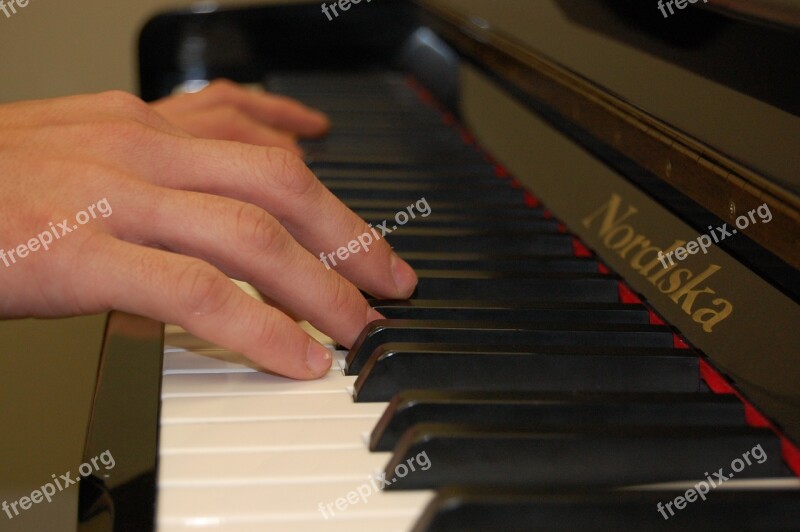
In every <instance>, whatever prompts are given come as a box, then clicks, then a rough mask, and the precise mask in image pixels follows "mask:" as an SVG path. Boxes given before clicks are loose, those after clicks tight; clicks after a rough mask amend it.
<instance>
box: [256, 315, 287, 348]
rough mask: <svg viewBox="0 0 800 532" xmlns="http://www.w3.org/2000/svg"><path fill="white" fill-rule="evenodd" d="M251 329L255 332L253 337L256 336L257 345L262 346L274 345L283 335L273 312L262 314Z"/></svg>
mask: <svg viewBox="0 0 800 532" xmlns="http://www.w3.org/2000/svg"><path fill="white" fill-rule="evenodd" d="M251 330H252V331H253V332H254V333H255V338H258V345H262V346H264V345H267V346H270V345H276V344H278V343H279V341H280V340H281V337H282V336H285V334H282V329H281V325H280V323H279V320H278V319H276V316H275V315H274V314H264V315H263V316H262V317H261V318H260V319H259V320H258V323H256V324H254V326H253V327H252V329H251Z"/></svg>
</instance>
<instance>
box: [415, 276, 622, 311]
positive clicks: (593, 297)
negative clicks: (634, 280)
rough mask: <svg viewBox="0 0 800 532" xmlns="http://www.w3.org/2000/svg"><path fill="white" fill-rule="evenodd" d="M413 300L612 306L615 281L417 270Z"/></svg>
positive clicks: (616, 290) (615, 296)
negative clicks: (596, 304) (596, 303)
mask: <svg viewBox="0 0 800 532" xmlns="http://www.w3.org/2000/svg"><path fill="white" fill-rule="evenodd" d="M417 277H418V282H417V288H416V290H415V291H414V294H413V296H412V297H414V298H415V299H485V300H502V301H508V300H510V301H562V302H584V303H588V302H598V303H616V302H618V301H619V285H618V280H617V279H616V278H615V277H612V276H608V275H604V274H592V273H549V272H543V273H538V272H532V273H525V272H508V273H505V272H481V271H469V270H417Z"/></svg>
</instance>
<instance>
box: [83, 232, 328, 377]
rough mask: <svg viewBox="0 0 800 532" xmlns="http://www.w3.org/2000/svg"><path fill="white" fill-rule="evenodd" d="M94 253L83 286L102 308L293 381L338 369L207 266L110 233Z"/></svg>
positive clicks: (282, 319) (88, 252)
mask: <svg viewBox="0 0 800 532" xmlns="http://www.w3.org/2000/svg"><path fill="white" fill-rule="evenodd" d="M98 243H100V244H101V245H98ZM86 248H87V249H85V250H84V251H85V254H84V255H83V259H82V260H84V261H85V262H84V263H85V264H86V265H87V266H88V267H87V268H86V269H85V270H84V272H83V273H84V274H83V275H80V276H78V279H77V280H76V282H77V283H79V286H78V287H76V288H77V289H78V290H81V291H83V293H84V294H92V295H93V297H94V298H95V299H96V300H97V301H98V302H99V303H100V305H101V306H102V307H105V308H114V309H119V310H124V311H127V312H131V313H134V314H139V315H143V316H150V317H153V318H155V319H158V320H160V321H164V322H166V323H175V324H178V325H180V326H181V327H183V328H184V329H186V330H187V331H190V332H191V333H192V334H195V335H197V336H200V337H202V338H205V339H207V340H209V341H211V342H214V343H216V344H218V345H220V346H223V347H225V348H227V349H230V350H232V351H237V352H240V353H242V354H244V355H245V356H247V357H248V358H250V359H251V360H253V361H255V362H257V363H258V364H260V365H262V366H263V367H264V368H266V369H269V370H271V371H275V372H277V373H280V374H282V375H286V376H288V377H293V378H297V379H312V378H317V377H320V376H322V375H324V374H325V373H326V372H327V371H328V370H329V368H330V364H331V354H330V352H329V351H328V350H327V349H325V348H324V347H323V346H322V345H320V344H319V343H317V342H316V341H314V340H312V339H311V338H310V337H309V336H308V335H306V334H305V333H304V332H303V331H302V330H301V329H300V327H299V326H298V325H297V324H296V323H294V322H293V321H292V320H291V319H289V318H288V317H287V316H285V315H284V314H282V313H280V312H278V311H276V310H275V309H273V308H271V307H269V306H267V305H265V304H263V303H261V302H259V301H256V300H255V299H253V298H251V297H250V296H248V295H247V294H245V293H244V292H243V291H241V290H240V289H239V288H238V287H236V285H234V284H233V282H232V281H230V280H229V279H228V278H227V277H226V276H225V275H223V274H222V273H221V272H220V271H219V270H217V269H215V268H213V267H212V266H210V265H209V264H207V263H205V262H203V261H200V260H198V259H194V258H190V257H184V256H180V255H175V254H172V253H168V252H166V251H161V250H156V249H151V248H146V247H141V246H137V245H134V244H130V243H127V242H123V241H120V240H117V239H114V238H112V237H108V236H105V235H104V237H103V238H101V239H95V240H94V244H93V245H92V246H86ZM84 297H87V296H84Z"/></svg>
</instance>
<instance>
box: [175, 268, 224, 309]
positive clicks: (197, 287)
mask: <svg viewBox="0 0 800 532" xmlns="http://www.w3.org/2000/svg"><path fill="white" fill-rule="evenodd" d="M229 285H230V281H228V278H227V277H225V276H224V275H222V274H221V273H219V272H217V271H216V270H214V269H213V268H212V267H211V266H208V265H206V264H204V263H202V262H199V261H195V260H192V261H191V262H190V263H189V264H188V265H187V266H186V267H185V268H184V269H183V270H182V271H181V272H180V273H179V275H178V279H177V282H176V284H175V287H176V290H177V298H178V305H179V307H180V309H181V310H182V311H183V313H186V314H191V315H208V314H215V313H217V312H219V311H220V310H222V309H223V308H224V307H225V305H226V304H227V302H228V300H229V299H230V296H231V290H230V286H229Z"/></svg>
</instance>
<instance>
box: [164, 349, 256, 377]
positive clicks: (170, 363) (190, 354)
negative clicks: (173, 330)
mask: <svg viewBox="0 0 800 532" xmlns="http://www.w3.org/2000/svg"><path fill="white" fill-rule="evenodd" d="M261 370H263V368H262V367H261V366H259V365H258V364H256V363H255V362H253V361H251V360H249V359H248V358H246V357H245V356H244V355H241V354H239V353H232V352H230V351H226V350H223V349H214V350H207V351H206V350H195V351H187V350H185V349H183V348H180V349H178V348H175V349H174V350H172V351H165V352H164V374H165V375H171V374H179V373H190V374H193V373H241V372H252V371H261Z"/></svg>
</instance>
